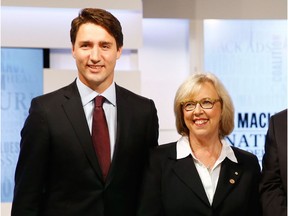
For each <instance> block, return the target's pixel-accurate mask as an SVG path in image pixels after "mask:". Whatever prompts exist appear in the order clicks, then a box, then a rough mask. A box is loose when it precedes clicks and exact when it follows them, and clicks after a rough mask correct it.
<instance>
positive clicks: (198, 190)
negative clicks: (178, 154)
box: [173, 155, 210, 205]
mask: <svg viewBox="0 0 288 216" xmlns="http://www.w3.org/2000/svg"><path fill="white" fill-rule="evenodd" d="M173 169H174V172H175V174H176V175H177V176H178V177H179V178H180V179H181V180H182V181H183V182H184V183H185V184H186V185H187V186H188V187H189V188H190V189H191V190H192V191H193V192H194V193H195V194H196V195H197V196H198V197H199V198H200V199H201V200H202V201H203V202H205V203H206V204H207V205H210V203H209V200H208V198H207V195H206V193H205V190H204V188H203V184H202V182H201V179H200V176H199V174H198V172H197V169H196V167H195V165H194V162H193V158H192V156H191V155H189V156H188V157H186V158H183V159H178V160H176V162H175V165H174V167H173Z"/></svg>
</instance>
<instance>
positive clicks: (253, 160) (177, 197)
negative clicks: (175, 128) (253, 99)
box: [138, 142, 260, 216]
mask: <svg viewBox="0 0 288 216" xmlns="http://www.w3.org/2000/svg"><path fill="white" fill-rule="evenodd" d="M232 148H233V151H234V154H235V156H236V158H237V160H238V163H234V162H232V161H230V160H229V159H227V158H226V159H225V160H224V161H223V163H222V166H221V171H220V176H219V180H218V185H217V189H216V192H215V195H214V199H213V203H212V205H210V203H209V201H208V198H207V196H206V193H205V190H204V188H203V185H202V182H201V179H200V177H199V175H198V172H197V170H196V167H195V165H194V162H193V158H192V156H191V155H189V156H188V157H186V158H183V159H178V160H177V159H176V142H174V143H170V144H165V145H160V146H159V147H158V148H155V149H153V150H152V152H151V156H150V160H149V166H148V168H147V172H146V174H145V178H144V184H143V187H142V195H141V198H140V205H139V209H138V216H164V215H165V216H188V215H189V216H212V215H213V216H258V215H260V212H259V211H260V205H259V194H258V184H259V177H260V166H259V162H258V159H257V157H256V156H255V155H253V154H251V153H248V152H246V151H243V150H241V149H238V148H234V147H232Z"/></svg>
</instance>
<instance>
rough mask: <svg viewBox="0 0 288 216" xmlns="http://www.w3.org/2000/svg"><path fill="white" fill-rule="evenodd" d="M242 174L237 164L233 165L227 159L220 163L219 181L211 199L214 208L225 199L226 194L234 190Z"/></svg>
mask: <svg viewBox="0 0 288 216" xmlns="http://www.w3.org/2000/svg"><path fill="white" fill-rule="evenodd" d="M242 173H243V170H242V168H241V165H239V164H238V163H234V162H232V161H231V160H229V159H228V158H226V159H225V160H224V161H223V162H222V165H221V171H220V175H219V180H218V184H217V188H216V191H215V195H214V199H213V206H214V207H217V206H218V205H219V204H220V203H221V202H222V201H223V200H224V199H225V198H226V197H227V194H228V193H230V192H231V190H233V189H234V187H235V186H236V185H237V184H238V182H239V180H240V178H241V175H242Z"/></svg>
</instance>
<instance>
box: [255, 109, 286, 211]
mask: <svg viewBox="0 0 288 216" xmlns="http://www.w3.org/2000/svg"><path fill="white" fill-rule="evenodd" d="M262 164H263V166H262V167H263V170H262V178H261V184H260V192H261V202H262V208H263V215H265V216H287V109H286V110H283V111H281V112H279V113H277V114H275V115H274V116H272V117H271V118H270V122H269V128H268V131H267V135H266V142H265V154H264V156H263V161H262Z"/></svg>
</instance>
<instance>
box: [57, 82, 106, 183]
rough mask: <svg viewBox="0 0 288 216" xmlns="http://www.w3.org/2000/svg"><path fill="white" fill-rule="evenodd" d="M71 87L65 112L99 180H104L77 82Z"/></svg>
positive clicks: (68, 90) (67, 93) (64, 106)
mask: <svg viewBox="0 0 288 216" xmlns="http://www.w3.org/2000/svg"><path fill="white" fill-rule="evenodd" d="M69 87H71V88H68V89H67V91H66V92H65V95H64V96H65V97H66V98H67V100H66V102H64V103H63V105H62V106H63V109H64V112H65V113H66V115H67V118H68V119H69V120H70V122H71V124H72V127H73V128H74V132H75V133H76V134H77V137H78V139H79V142H80V143H81V145H82V147H83V150H84V152H85V154H86V156H87V158H88V160H89V161H90V163H91V166H92V167H93V169H94V170H95V171H96V173H97V175H98V176H99V178H100V179H102V174H101V169H100V166H99V163H98V160H97V157H96V154H95V151H94V149H93V144H92V139H91V134H90V132H89V128H88V125H87V121H86V117H85V113H84V110H83V106H82V102H81V98H80V95H79V92H78V89H77V86H76V82H75V81H74V82H73V83H72V84H71V85H70V86H69Z"/></svg>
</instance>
